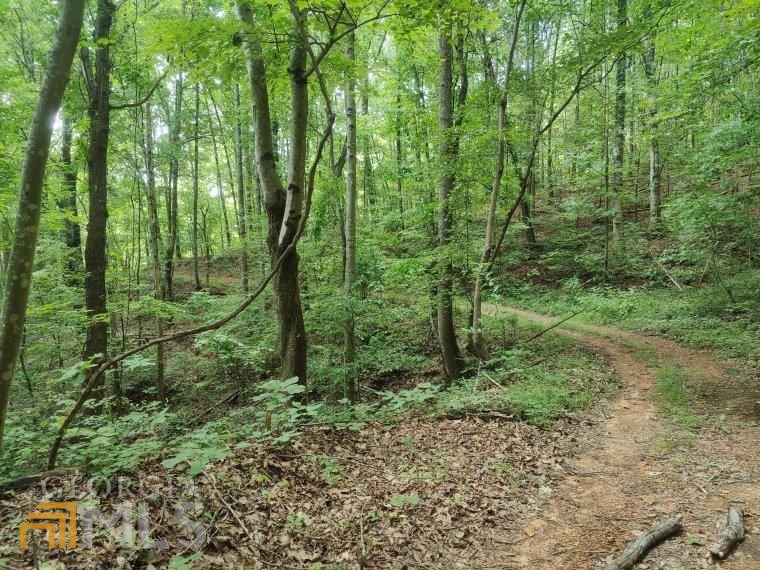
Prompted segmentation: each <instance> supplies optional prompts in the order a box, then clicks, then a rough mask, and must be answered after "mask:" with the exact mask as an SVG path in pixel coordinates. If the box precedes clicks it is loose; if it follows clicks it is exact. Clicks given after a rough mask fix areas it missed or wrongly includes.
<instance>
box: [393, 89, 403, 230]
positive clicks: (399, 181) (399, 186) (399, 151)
mask: <svg viewBox="0 0 760 570" xmlns="http://www.w3.org/2000/svg"><path fill="white" fill-rule="evenodd" d="M401 112H402V109H401V91H400V88H399V91H398V92H397V93H396V138H395V146H396V200H398V215H399V219H400V221H401V229H402V230H403V229H404V177H403V174H402V170H403V165H404V155H403V147H402V144H401Z"/></svg>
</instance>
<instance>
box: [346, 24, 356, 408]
mask: <svg viewBox="0 0 760 570" xmlns="http://www.w3.org/2000/svg"><path fill="white" fill-rule="evenodd" d="M346 56H347V58H348V61H349V63H350V68H349V71H348V74H349V76H348V82H347V85H346V217H345V218H346V223H345V242H346V269H345V274H344V278H343V289H344V293H345V295H346V301H347V303H348V310H347V311H346V326H345V335H344V336H345V339H344V350H343V354H344V358H345V361H346V363H347V364H350V363H351V362H353V361H354V359H355V358H356V332H355V330H354V327H355V325H354V321H355V315H354V303H353V295H354V283H355V282H356V35H355V34H354V32H351V33H350V34H349V35H348V38H347V44H346ZM356 392H357V386H356V382H355V379H354V378H353V376H352V377H350V378H349V383H348V393H349V397H350V398H352V399H353V398H355V397H356Z"/></svg>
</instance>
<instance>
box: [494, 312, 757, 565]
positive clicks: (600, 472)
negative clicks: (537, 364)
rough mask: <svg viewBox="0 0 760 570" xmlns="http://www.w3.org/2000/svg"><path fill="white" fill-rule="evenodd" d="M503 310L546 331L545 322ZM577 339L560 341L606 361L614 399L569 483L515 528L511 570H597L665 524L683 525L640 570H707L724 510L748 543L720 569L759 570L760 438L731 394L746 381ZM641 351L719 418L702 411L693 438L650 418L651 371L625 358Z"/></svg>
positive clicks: (608, 332)
mask: <svg viewBox="0 0 760 570" xmlns="http://www.w3.org/2000/svg"><path fill="white" fill-rule="evenodd" d="M510 312H513V313H516V314H518V316H521V317H523V318H527V319H530V320H532V321H534V322H539V323H543V324H546V325H549V324H550V323H551V322H552V321H553V320H554V319H551V318H547V317H546V316H544V315H539V314H536V313H532V312H529V311H518V310H512V309H510ZM584 330H585V331H589V332H588V333H586V332H583V333H581V332H576V331H570V330H566V329H558V332H560V333H562V334H566V335H569V336H571V337H572V338H574V339H575V340H577V341H579V342H582V343H584V344H586V345H588V346H590V347H593V348H594V349H595V350H598V351H599V352H601V353H602V354H605V355H606V356H607V357H608V358H609V359H610V361H611V363H612V366H613V368H614V369H615V371H616V372H617V374H618V375H619V376H620V378H621V380H622V384H623V389H622V391H621V392H620V394H619V396H618V397H617V398H616V399H615V400H614V401H611V402H610V403H609V409H608V410H607V418H605V419H604V420H603V421H602V422H600V423H599V424H598V425H597V426H596V428H595V429H594V430H592V431H591V432H590V433H588V434H587V435H586V437H585V438H584V442H583V446H582V451H581V452H579V453H577V454H576V455H575V456H574V457H572V458H568V459H567V461H566V462H565V463H564V465H565V466H566V468H567V474H566V475H564V476H563V477H560V478H558V479H557V480H556V484H555V487H554V489H553V493H552V494H551V497H550V498H549V499H547V500H546V501H543V502H542V503H541V504H539V505H537V508H536V512H535V513H533V514H532V515H529V516H527V517H526V518H525V521H524V523H523V525H524V529H523V532H524V533H525V537H526V539H525V540H523V541H522V542H520V543H519V547H518V548H517V551H516V552H517V556H516V557H515V558H514V562H515V567H517V568H594V567H601V566H603V565H604V562H605V561H608V560H609V559H610V558H611V554H612V553H619V552H621V551H622V550H623V549H624V548H625V546H626V544H627V543H628V542H629V541H630V540H632V539H633V538H635V537H636V536H637V535H638V533H640V532H642V531H644V530H645V529H646V528H648V527H649V526H650V525H651V524H652V523H653V522H656V521H657V520H658V519H660V518H662V517H663V516H665V515H668V514H672V515H681V516H682V517H683V521H682V522H683V526H684V530H683V532H682V534H681V536H679V537H676V538H674V539H671V540H668V541H666V542H665V543H663V544H662V545H661V546H659V547H658V548H657V549H655V550H654V551H653V552H651V553H650V554H649V556H647V558H646V559H645V561H644V563H643V566H641V567H642V568H667V569H674V570H676V569H679V570H680V569H683V570H689V569H695V568H701V567H707V565H708V562H707V560H706V557H705V554H706V545H708V544H709V543H710V542H712V540H713V539H714V537H715V532H716V531H715V521H717V520H718V518H719V517H720V515H721V514H722V513H723V512H725V511H726V510H727V508H728V505H729V504H739V505H741V506H742V507H743V509H744V512H745V517H746V520H745V524H746V525H747V526H748V528H749V530H750V533H749V534H748V536H747V538H746V539H745V541H744V543H743V544H741V545H740V547H739V548H738V549H737V551H736V552H735V553H734V554H732V555H731V556H730V557H729V558H728V560H727V561H725V562H722V563H721V564H720V567H722V568H727V569H728V568H731V569H747V570H750V569H754V570H756V569H758V568H760V454H759V451H760V429H758V425H757V423H756V422H755V424H754V425H752V424H750V423H748V422H746V419H747V418H746V415H747V414H748V410H750V409H751V405H752V402H745V401H741V390H740V389H737V386H736V385H737V384H738V385H741V384H742V383H744V382H747V381H748V380H750V379H749V378H741V377H739V376H738V375H733V376H731V375H728V374H726V369H725V365H724V364H723V363H722V362H719V361H718V360H716V359H714V358H712V357H710V356H709V355H706V354H703V353H699V352H696V351H694V350H692V349H689V348H687V347H684V346H682V345H680V344H678V343H675V342H672V341H668V340H665V339H661V338H654V337H648V336H644V335H639V334H635V333H630V332H624V331H620V330H617V329H614V328H611V327H584ZM642 348H644V349H648V351H649V352H650V353H654V356H655V357H656V358H657V359H658V360H660V361H661V362H664V363H667V364H668V365H670V366H673V367H677V368H679V369H685V370H687V371H688V372H689V376H688V380H687V381H689V382H692V381H693V382H695V383H698V384H699V385H700V387H703V388H704V387H712V388H713V389H714V391H722V390H726V391H728V392H729V393H730V394H731V395H732V396H733V397H732V398H729V399H728V401H726V402H722V403H723V404H724V408H723V409H715V408H713V409H705V410H704V411H708V412H711V413H712V414H713V416H717V419H716V421H715V422H714V423H713V424H708V425H707V426H706V427H704V428H703V429H702V430H700V431H699V432H698V433H691V432H688V431H686V430H683V429H681V428H679V427H678V426H677V425H674V424H673V422H666V421H663V419H661V418H660V415H659V414H658V410H657V407H656V406H655V404H654V400H655V396H654V383H655V378H654V374H653V371H652V369H651V368H649V367H648V366H647V365H646V364H645V363H644V362H642V359H641V358H640V357H638V356H636V354H635V352H636V351H637V350H641V349H642ZM706 407H707V406H706V405H705V408H706ZM737 409H738V410H740V413H739V414H736V413H734V412H735V411H736V410H737ZM745 412H747V414H745ZM721 414H723V415H724V417H721ZM494 554H495V555H496V557H495V558H494V559H493V562H494V563H496V562H497V558H498V554H497V553H494ZM484 562H485V564H484V566H483V567H487V566H489V562H490V561H484Z"/></svg>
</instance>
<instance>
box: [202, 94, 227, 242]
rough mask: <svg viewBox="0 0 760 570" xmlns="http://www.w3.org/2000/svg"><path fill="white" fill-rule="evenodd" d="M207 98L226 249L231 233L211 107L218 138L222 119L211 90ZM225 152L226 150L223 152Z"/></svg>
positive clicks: (221, 132)
mask: <svg viewBox="0 0 760 570" xmlns="http://www.w3.org/2000/svg"><path fill="white" fill-rule="evenodd" d="M208 94H209V98H210V99H211V103H209V102H208V101H206V106H207V107H208V114H209V125H210V128H209V131H210V132H211V146H212V147H213V150H214V171H215V172H216V186H217V188H218V189H219V205H220V206H221V209H222V222H223V224H224V237H225V239H226V242H227V247H230V246H231V245H232V233H231V232H230V219H229V216H228V215H227V198H226V194H225V193H224V184H223V182H222V168H221V163H220V162H219V147H218V146H217V144H218V143H217V137H216V128H215V126H214V121H213V119H212V117H211V109H212V105H213V110H214V116H215V117H216V122H217V124H218V125H219V136H220V138H223V137H224V129H223V125H222V119H221V117H220V115H219V107H217V106H216V101H215V100H214V96H213V94H212V93H211V90H208ZM225 152H226V150H225Z"/></svg>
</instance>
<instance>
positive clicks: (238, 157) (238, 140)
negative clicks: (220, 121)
mask: <svg viewBox="0 0 760 570" xmlns="http://www.w3.org/2000/svg"><path fill="white" fill-rule="evenodd" d="M235 185H236V187H237V197H238V198H237V203H238V208H239V212H238V220H239V223H238V235H239V236H240V250H241V251H240V271H241V273H242V280H243V293H248V222H247V219H248V207H247V200H246V196H245V176H244V167H243V117H242V110H241V107H240V85H237V84H235Z"/></svg>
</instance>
